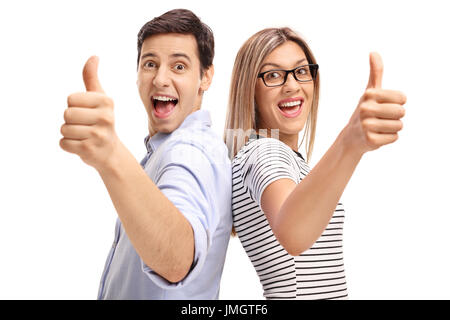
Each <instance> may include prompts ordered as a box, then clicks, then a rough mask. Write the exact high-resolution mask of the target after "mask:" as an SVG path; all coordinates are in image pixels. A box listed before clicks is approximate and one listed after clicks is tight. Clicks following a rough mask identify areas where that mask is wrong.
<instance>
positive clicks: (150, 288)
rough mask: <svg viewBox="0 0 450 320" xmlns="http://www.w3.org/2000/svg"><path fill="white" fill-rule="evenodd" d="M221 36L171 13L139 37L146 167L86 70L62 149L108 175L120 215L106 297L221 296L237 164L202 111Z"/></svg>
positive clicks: (103, 289) (89, 66)
mask: <svg viewBox="0 0 450 320" xmlns="http://www.w3.org/2000/svg"><path fill="white" fill-rule="evenodd" d="M213 56H214V39H213V34H212V32H211V30H210V29H209V27H208V26H206V25H205V24H203V23H202V22H201V21H200V20H199V19H198V17H197V16H195V15H194V14H193V13H192V12H190V11H188V10H181V9H178V10H172V11H169V12H167V13H165V14H163V15H162V16H160V17H157V18H154V19H153V20H151V21H149V22H148V23H146V24H145V25H144V26H143V27H142V29H141V30H140V32H139V34H138V80H137V85H138V89H139V94H140V97H141V99H142V102H143V104H144V106H145V108H146V111H147V113H148V119H149V135H148V136H147V138H146V139H145V144H146V147H147V150H148V153H147V155H146V156H145V158H144V159H143V160H142V161H141V165H139V163H138V162H137V161H136V160H135V159H134V157H133V156H132V154H131V153H130V152H129V151H128V150H127V149H126V148H125V146H124V145H123V144H122V143H121V141H120V140H119V138H118V137H117V135H116V132H115V130H114V115H113V101H112V99H111V98H109V97H108V96H106V94H105V93H104V91H103V89H102V87H101V85H100V82H99V80H98V78H97V66H98V59H97V57H91V58H90V59H89V60H88V61H87V62H86V65H85V67H84V70H83V79H84V82H85V86H86V91H87V92H83V93H75V94H72V95H70V96H69V97H68V108H67V109H66V111H65V113H64V118H65V124H64V125H63V126H62V128H61V133H62V134H63V136H64V138H63V139H61V142H60V145H61V148H62V149H64V150H65V151H68V152H71V153H75V154H78V155H79V156H80V157H81V159H82V160H83V161H84V162H86V163H87V164H89V165H91V166H93V167H94V168H95V169H96V170H97V171H98V172H99V174H100V176H101V178H102V179H103V182H104V184H105V186H106V188H107V189H108V192H109V195H110V197H111V199H112V201H113V203H114V206H115V208H116V210H117V213H118V219H117V224H116V231H115V238H114V243H113V246H112V249H111V251H110V253H109V256H108V258H107V261H106V265H105V269H104V272H103V276H102V279H101V283H100V288H99V293H98V298H99V299H217V298H218V294H219V284H220V277H221V274H222V270H223V264H224V260H225V254H226V249H227V245H228V240H229V236H230V231H231V224H232V218H231V165H230V161H229V159H228V157H227V149H226V146H225V144H224V143H223V141H222V140H221V139H220V138H219V137H218V136H216V135H215V134H213V132H212V131H211V128H210V125H211V123H210V117H209V113H208V112H207V111H205V110H200V107H201V101H202V95H203V92H204V91H206V90H207V89H208V87H209V85H210V83H211V80H212V77H213V73H214V68H213V65H212V60H213Z"/></svg>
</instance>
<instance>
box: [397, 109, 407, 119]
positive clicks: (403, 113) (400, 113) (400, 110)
mask: <svg viewBox="0 0 450 320" xmlns="http://www.w3.org/2000/svg"><path fill="white" fill-rule="evenodd" d="M405 113H406V110H405V108H403V107H400V108H399V111H398V115H399V117H400V118H403V117H404V116H405Z"/></svg>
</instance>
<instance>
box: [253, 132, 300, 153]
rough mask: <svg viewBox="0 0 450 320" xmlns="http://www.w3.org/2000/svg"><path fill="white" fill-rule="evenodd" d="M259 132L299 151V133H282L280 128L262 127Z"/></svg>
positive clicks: (260, 134)
mask: <svg viewBox="0 0 450 320" xmlns="http://www.w3.org/2000/svg"><path fill="white" fill-rule="evenodd" d="M257 133H258V135H259V136H262V137H266V138H274V139H278V140H280V141H281V142H283V143H284V144H286V145H287V146H289V147H290V148H291V149H292V150H294V151H297V152H298V134H284V133H281V132H280V130H278V129H262V128H260V129H258V130H257Z"/></svg>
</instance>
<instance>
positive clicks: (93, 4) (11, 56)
mask: <svg viewBox="0 0 450 320" xmlns="http://www.w3.org/2000/svg"><path fill="white" fill-rule="evenodd" d="M445 3H446V2H445V1H431V0H429V1H426V2H424V1H420V2H419V1H411V0H410V1H380V0H378V1H343V0H341V1H302V0H296V1H287V0H277V1H274V0H272V1H257V2H256V1H255V2H253V1H227V2H212V1H192V0H191V1H173V0H167V1H152V0H147V1H127V2H126V4H125V2H123V1H121V2H118V1H80V0H77V1H14V2H13V1H9V2H7V3H6V2H2V3H1V5H0V41H1V42H0V44H1V51H0V88H1V89H0V139H1V140H0V142H1V145H0V146H1V156H0V197H1V198H0V298H1V299H95V298H96V294H97V288H98V284H99V280H100V275H101V273H102V270H103V266H104V263H105V260H106V256H107V253H108V251H109V248H110V246H111V243H112V240H113V232H114V222H115V219H116V213H115V210H114V208H113V206H112V204H111V201H110V199H109V197H108V194H107V191H106V189H105V187H104V186H103V184H102V182H101V179H100V178H99V176H98V174H97V172H96V171H95V170H94V169H93V168H91V167H88V166H87V165H85V164H84V163H83V162H82V161H81V160H80V159H79V158H78V157H77V156H75V155H72V154H68V153H65V152H63V151H62V150H61V149H60V148H59V139H60V138H61V135H60V133H59V130H60V126H61V125H62V123H63V112H64V109H65V108H66V98H67V96H68V95H69V94H70V93H73V92H76V91H82V90H84V88H83V82H82V78H81V70H82V67H83V65H84V62H85V61H86V59H87V58H88V57H89V56H90V55H93V54H95V55H98V56H99V57H100V68H99V77H100V80H101V82H102V85H103V88H104V89H105V90H106V92H107V93H108V94H109V95H110V96H111V97H112V98H113V99H114V101H115V112H116V128H117V132H118V135H119V137H120V138H121V139H122V141H123V142H124V143H125V145H127V146H128V148H129V149H130V150H131V152H132V153H133V154H134V155H135V156H136V158H137V159H138V160H140V159H141V158H142V157H143V156H144V153H145V147H144V143H143V139H144V137H145V135H146V134H147V120H146V113H145V111H144V108H143V106H142V104H141V102H140V100H139V97H138V92H137V89H136V35H137V32H138V31H139V29H140V27H141V26H142V25H143V24H144V23H145V22H147V21H148V20H151V19H152V18H153V17H155V16H158V15H160V14H162V13H164V12H166V11H168V10H170V9H174V8H179V7H183V8H188V9H191V10H193V11H194V12H195V13H196V14H197V15H198V16H199V17H200V18H201V19H202V20H203V21H204V22H205V23H207V24H208V25H209V26H210V27H211V28H212V29H213V31H214V34H215V39H216V58H215V70H216V73H215V77H214V81H213V84H212V86H211V88H210V90H209V91H208V92H207V93H206V95H205V98H204V103H203V106H204V109H207V110H210V111H211V114H212V118H213V124H214V128H215V130H216V131H217V133H218V134H221V132H222V130H223V125H224V119H225V112H226V105H227V98H228V90H229V81H230V75H231V69H232V65H233V62H234V57H235V55H236V53H237V50H238V49H239V47H240V46H241V45H242V43H243V42H244V41H245V40H246V39H247V38H248V37H250V36H251V35H252V34H253V33H255V32H256V31H258V30H260V29H262V28H265V27H273V26H290V27H292V28H293V29H295V30H297V31H299V32H300V33H301V34H302V35H303V36H304V37H305V38H306V39H307V41H308V43H309V44H310V46H311V48H312V50H313V52H314V53H315V56H316V58H317V60H318V62H319V64H320V72H321V81H322V83H321V89H322V91H321V102H320V112H319V122H318V133H317V137H316V148H315V152H314V155H313V159H312V165H314V164H315V163H317V162H318V160H319V159H320V157H321V156H322V155H323V154H324V153H325V151H326V150H327V148H328V147H329V146H330V145H331V144H332V143H333V141H334V139H335V138H336V136H337V135H338V133H339V131H340V130H341V129H342V128H343V127H344V126H345V124H346V123H347V121H348V119H349V118H350V116H351V114H352V112H353V110H354V108H355V107H356V104H357V102H358V100H359V98H360V96H361V94H362V93H363V90H364V88H365V86H366V83H367V80H368V74H369V61H368V57H369V52H370V51H378V52H379V53H380V54H381V56H382V57H383V60H384V65H385V73H384V79H383V81H384V82H383V87H385V88H389V89H396V90H401V91H403V92H404V93H405V94H406V95H407V96H408V102H407V104H406V106H405V107H406V109H407V113H406V117H405V118H404V129H403V131H402V132H401V135H400V140H399V141H398V142H396V143H395V144H393V145H389V146H386V147H383V148H382V149H380V150H377V151H374V152H372V153H370V154H367V155H365V156H364V158H363V159H362V161H361V163H360V165H359V166H358V168H357V169H356V172H355V174H354V176H353V178H352V180H351V181H350V183H349V185H348V187H347V189H346V191H345V193H344V195H343V198H342V202H343V203H344V206H345V207H346V215H347V216H346V222H345V228H344V230H345V231H344V239H345V241H344V248H345V249H344V252H345V268H346V275H347V282H348V288H349V297H350V299H435V298H437V299H449V298H450V293H449V292H450V291H449V287H450V275H449V270H450V257H449V256H450V252H449V250H448V246H449V244H450V236H449V232H448V230H447V226H448V225H449V222H450V209H449V204H448V203H449V200H448V199H449V181H450V173H449V169H448V162H449V161H450V156H449V152H448V148H449V143H448V138H449V134H448V132H447V131H448V119H449V118H450V111H449V110H450V104H449V101H448V99H447V97H448V92H449V90H448V86H449V84H450V81H449V74H450V62H449V61H450V59H449V57H450V50H449V49H450V47H449V41H448V31H449V30H450V22H449V20H448V9H447V8H446V5H445ZM220 298H221V299H261V298H262V290H261V286H260V284H259V281H258V279H257V277H256V273H255V271H254V270H253V267H252V266H251V264H250V261H249V260H248V258H247V256H246V255H245V253H244V251H243V250H242V249H241V247H240V243H239V241H238V240H237V239H232V240H231V241H230V247H229V250H228V255H227V261H226V265H225V269H224V273H223V279H222V286H221V294H220Z"/></svg>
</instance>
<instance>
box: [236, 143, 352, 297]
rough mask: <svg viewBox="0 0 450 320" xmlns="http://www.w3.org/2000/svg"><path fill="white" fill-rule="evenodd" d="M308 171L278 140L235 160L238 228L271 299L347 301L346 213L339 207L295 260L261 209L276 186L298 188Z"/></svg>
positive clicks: (248, 148)
mask: <svg viewBox="0 0 450 320" xmlns="http://www.w3.org/2000/svg"><path fill="white" fill-rule="evenodd" d="M309 170H310V169H309V167H308V165H307V164H306V162H305V161H304V160H303V158H301V155H300V154H298V153H296V152H294V151H293V150H291V149H290V148H289V147H288V146H286V145H285V144H284V143H282V142H281V141H279V140H276V139H271V138H261V139H251V140H250V141H249V142H248V143H247V144H246V145H245V146H244V147H243V148H242V149H241V150H240V151H239V152H238V154H237V155H236V157H235V158H234V160H233V198H232V208H233V223H234V227H235V230H236V232H237V234H238V236H239V239H240V241H241V243H242V245H243V247H244V249H245V251H246V252H247V255H248V257H249V258H250V261H251V262H252V264H253V266H254V268H255V270H256V272H257V274H258V276H259V279H260V282H261V284H262V287H263V290H264V296H265V297H266V298H267V299H346V298H347V284H346V280H345V272H344V259H343V247H342V241H343V223H344V215H345V211H344V208H343V206H342V204H341V203H339V204H338V206H337V207H336V210H335V212H334V214H333V217H332V218H331V220H330V222H329V224H328V226H327V228H326V229H325V231H324V232H323V234H322V235H321V236H320V238H319V239H317V241H316V242H315V243H314V245H313V246H312V247H311V248H310V249H309V250H307V251H305V252H304V253H302V254H301V255H299V256H291V255H290V254H289V253H288V252H287V251H286V250H285V249H284V248H283V247H282V246H281V245H280V243H279V242H278V241H277V239H276V238H275V236H274V234H273V232H272V229H271V228H270V226H269V223H268V221H267V219H266V217H265V215H264V213H263V212H262V210H261V208H260V206H259V203H260V198H261V195H262V192H263V191H264V189H265V188H266V187H267V186H268V185H269V184H270V183H272V182H274V181H276V180H278V179H282V178H288V179H291V180H293V181H294V182H295V183H299V182H300V181H301V180H302V179H303V178H304V177H305V176H306V175H307V174H308V173H309Z"/></svg>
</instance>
